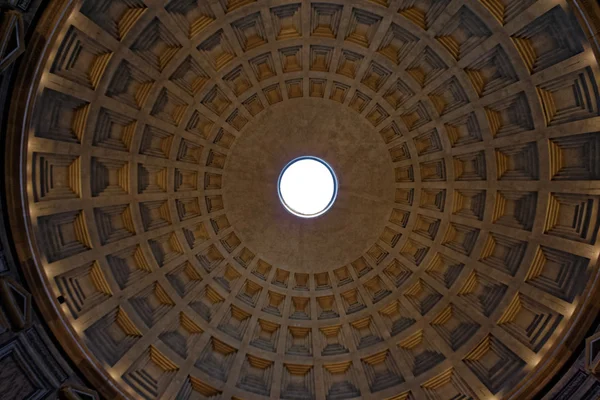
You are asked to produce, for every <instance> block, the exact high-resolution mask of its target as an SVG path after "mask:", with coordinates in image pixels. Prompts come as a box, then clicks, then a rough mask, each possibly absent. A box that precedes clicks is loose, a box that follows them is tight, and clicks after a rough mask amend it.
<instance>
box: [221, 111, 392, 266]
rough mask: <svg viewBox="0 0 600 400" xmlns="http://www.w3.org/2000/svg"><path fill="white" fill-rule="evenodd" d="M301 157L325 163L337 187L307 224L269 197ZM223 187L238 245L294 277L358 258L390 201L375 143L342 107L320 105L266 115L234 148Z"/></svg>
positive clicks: (387, 176) (384, 158)
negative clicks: (325, 207) (324, 207)
mask: <svg viewBox="0 0 600 400" xmlns="http://www.w3.org/2000/svg"><path fill="white" fill-rule="evenodd" d="M282 121H285V125H283V124H282ZM284 126H285V128H283V127H284ZM303 155H312V156H317V157H320V158H322V159H323V160H325V161H326V162H328V163H329V164H330V165H331V167H332V168H333V169H334V171H335V173H336V176H337V178H338V182H339V193H338V197H337V199H336V202H335V203H334V205H333V207H332V208H331V209H330V210H329V211H328V212H327V213H325V214H324V215H322V216H320V217H317V218H313V219H303V218H299V217H296V216H294V215H292V214H290V213H289V212H288V211H286V210H285V209H284V207H283V205H282V204H281V202H280V200H279V197H278V195H277V179H278V177H279V174H280V172H281V170H282V169H283V167H285V165H286V164H287V163H288V162H289V161H291V160H293V159H294V158H296V157H300V156H303ZM223 185H224V188H223V196H224V201H225V207H226V209H227V210H228V212H227V218H228V219H229V222H230V223H231V224H232V225H233V226H234V228H235V231H236V232H237V233H238V234H239V236H240V239H242V241H243V242H244V243H246V244H247V245H248V246H249V247H250V248H251V249H253V250H254V251H255V252H257V254H258V255H259V256H260V258H261V259H264V260H265V261H267V262H269V263H272V264H273V265H278V266H281V267H283V268H286V269H289V270H291V271H296V272H303V271H307V272H308V271H310V272H320V271H328V270H330V269H332V268H337V267H340V266H343V265H345V264H348V263H350V262H352V261H354V260H355V259H357V258H358V257H360V256H361V255H362V254H364V252H365V251H366V250H367V249H368V247H369V246H371V245H372V244H373V243H374V242H375V241H376V240H377V237H378V235H380V234H381V232H382V231H383V228H384V226H385V224H386V222H387V220H388V218H389V215H390V213H391V210H392V206H393V200H394V199H393V196H394V177H393V165H392V162H391V159H390V156H389V152H388V150H387V148H386V146H385V144H384V143H383V141H382V139H381V137H380V136H379V135H378V133H377V132H376V131H375V130H374V129H373V127H372V126H371V125H370V124H369V123H368V122H367V121H366V120H365V119H364V118H361V117H360V116H359V115H358V114H356V113H355V112H354V111H352V110H351V109H349V108H348V107H344V106H343V105H341V104H338V103H334V102H331V101H327V100H322V99H318V100H317V99H303V100H299V101H296V102H283V103H281V104H278V105H276V106H273V107H271V108H269V109H268V110H266V112H265V113H264V114H263V115H262V117H260V118H258V119H257V120H256V121H255V122H253V123H252V126H249V127H248V129H247V131H246V132H245V133H244V134H243V135H241V136H240V137H239V138H238V139H237V140H236V142H235V144H234V146H233V147H232V149H231V153H230V156H229V157H228V163H227V165H226V167H225V174H224V182H223Z"/></svg>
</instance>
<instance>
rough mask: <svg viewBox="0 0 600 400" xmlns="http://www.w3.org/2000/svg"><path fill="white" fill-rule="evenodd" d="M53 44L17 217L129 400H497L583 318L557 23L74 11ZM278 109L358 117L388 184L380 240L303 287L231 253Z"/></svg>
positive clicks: (115, 7) (580, 205) (586, 53)
mask: <svg viewBox="0 0 600 400" xmlns="http://www.w3.org/2000/svg"><path fill="white" fill-rule="evenodd" d="M46 18H48V17H46ZM59 28H60V30H59V31H58V33H57V34H56V36H55V37H54V38H53V40H54V41H53V42H52V44H51V46H50V47H49V49H48V54H49V55H50V58H49V59H48V61H47V62H46V63H45V64H44V65H43V72H42V73H41V80H40V81H39V82H38V81H37V80H31V81H30V83H32V84H33V85H35V87H34V89H35V90H33V93H35V96H34V100H32V101H33V103H32V107H31V108H30V109H29V112H30V114H28V118H30V121H31V123H30V125H28V126H27V129H25V132H24V135H25V136H24V137H25V150H24V156H23V162H24V169H23V171H22V172H23V176H24V177H26V180H25V181H24V186H23V187H25V188H26V191H23V193H21V195H22V199H23V201H24V203H25V204H26V209H25V210H24V211H25V212H26V214H27V217H28V221H29V223H28V228H29V231H30V232H31V236H30V240H31V245H32V248H33V249H34V255H35V257H34V258H35V263H36V265H37V267H38V268H39V269H40V270H41V271H42V272H43V273H44V274H45V276H46V278H47V280H48V282H49V286H50V289H51V291H52V293H53V294H54V298H52V299H49V301H55V298H56V297H58V296H63V298H64V300H65V302H64V304H62V305H60V307H61V309H62V311H63V313H64V317H65V318H66V319H67V320H68V323H69V324H70V325H71V326H72V328H73V330H74V332H76V333H77V335H79V339H80V340H81V343H83V344H85V345H86V346H87V349H89V354H90V355H91V356H92V357H94V358H95V360H97V362H98V365H99V366H101V369H102V370H103V371H104V372H103V373H105V374H106V376H107V377H109V379H111V380H112V381H114V382H116V384H117V385H118V387H119V388H120V390H122V391H123V392H124V393H129V395H130V396H131V397H132V398H136V397H141V398H147V399H152V398H169V397H171V396H173V397H174V396H179V398H183V399H188V398H194V396H204V397H207V398H208V397H211V396H223V398H226V396H229V397H232V396H233V398H252V399H254V398H263V397H271V398H283V399H295V398H307V399H310V398H316V397H319V398H324V397H326V396H330V398H339V399H346V398H356V397H360V396H362V397H364V398H394V399H408V398H413V397H414V398H436V396H441V395H446V394H449V393H453V395H462V396H466V397H472V398H482V399H483V398H489V397H492V396H496V397H498V398H500V397H503V396H506V395H509V394H511V393H516V391H517V390H521V389H522V388H525V387H526V385H527V384H528V383H527V379H528V376H532V375H528V374H533V373H534V372H536V371H538V368H541V367H542V366H545V365H546V364H545V361H546V358H547V357H549V355H550V353H551V351H552V350H553V349H554V347H553V346H555V345H558V344H560V343H561V341H562V340H563V337H564V335H565V332H566V331H567V328H568V327H570V326H572V325H573V324H575V323H577V322H578V321H580V318H583V317H585V315H584V314H582V313H580V310H582V309H585V308H584V307H585V306H586V303H585V301H586V300H585V299H586V298H588V296H587V295H588V291H587V290H588V289H589V287H591V285H592V284H593V282H595V279H596V273H597V270H596V264H597V259H598V251H597V232H598V207H599V202H600V190H599V189H600V187H599V185H598V178H599V176H600V166H599V164H598V163H599V161H598V160H600V157H599V154H598V148H599V142H600V135H599V134H598V133H597V132H596V128H595V126H597V123H598V97H599V96H598V88H597V77H598V65H597V62H596V60H595V58H594V56H593V52H592V49H591V47H590V45H589V44H588V43H587V41H586V40H585V37H584V35H583V33H582V32H581V30H580V28H579V27H578V25H577V24H576V22H575V19H574V18H573V17H572V10H570V8H569V6H568V5H566V4H562V3H561V4H557V3H555V2H551V1H537V2H536V1H533V0H527V1H523V0H494V1H485V2H484V1H482V2H478V1H455V2H450V1H449V0H436V1H413V0H399V1H386V0H374V1H362V2H353V3H352V4H348V3H347V2H344V1H328V2H310V1H299V2H281V4H279V2H277V1H271V2H265V1H250V0H219V1H215V2H204V1H192V0H172V1H169V2H166V4H165V5H164V7H163V6H162V5H160V6H159V5H156V4H154V3H151V2H149V1H147V2H146V1H142V0H127V1H125V0H100V1H99V0H87V1H83V2H79V3H77V5H76V6H75V7H74V8H73V10H72V12H71V15H70V17H69V18H67V19H65V22H64V23H63V25H62V26H61V27H59ZM297 98H303V99H311V98H312V99H314V101H320V102H326V101H330V102H337V103H340V104H341V105H343V106H344V107H349V108H350V109H352V110H354V111H355V112H356V113H358V114H359V115H360V116H361V117H364V118H365V119H366V120H367V121H368V122H369V124H370V125H372V126H373V132H374V135H376V136H377V137H378V139H379V140H382V141H383V142H384V143H385V144H386V146H388V150H389V157H390V160H391V162H392V164H393V169H394V177H395V197H394V199H393V207H392V210H391V212H390V215H389V218H388V220H387V221H386V224H385V228H384V229H383V231H382V232H381V233H380V236H379V238H378V240H377V241H376V242H375V243H373V244H372V246H371V247H370V248H369V249H368V250H367V251H365V253H364V255H362V256H361V257H359V258H357V259H356V260H354V261H352V262H350V263H348V264H345V265H339V266H338V267H337V268H334V269H332V270H329V271H326V272H320V273H302V272H291V271H289V270H286V268H285V266H282V265H273V264H271V263H269V261H268V254H267V255H261V254H256V253H255V251H254V250H253V249H252V248H250V247H247V246H246V245H245V244H244V242H243V240H241V239H240V237H239V236H238V235H237V233H236V229H235V222H234V223H231V222H230V221H229V220H228V218H227V214H228V209H227V204H226V203H225V202H224V201H223V196H222V187H223V181H224V179H226V178H227V176H226V173H227V165H228V162H229V160H228V156H229V154H230V152H231V149H232V147H233V146H234V145H235V142H236V140H237V139H238V138H239V137H241V136H242V135H244V132H245V129H247V126H249V125H251V122H252V121H253V120H254V119H255V118H257V117H258V116H260V114H261V113H262V112H264V110H265V109H267V108H269V107H277V105H278V104H279V103H281V102H294V101H297V100H296V99H297ZM284 124H285V121H282V126H285V125H284ZM500 365H502V373H492V372H493V371H496V370H497V367H498V366H500ZM142 377H145V378H143V379H146V380H147V381H145V383H144V381H143V380H142ZM394 396H396V397H394ZM227 398H228V397H227Z"/></svg>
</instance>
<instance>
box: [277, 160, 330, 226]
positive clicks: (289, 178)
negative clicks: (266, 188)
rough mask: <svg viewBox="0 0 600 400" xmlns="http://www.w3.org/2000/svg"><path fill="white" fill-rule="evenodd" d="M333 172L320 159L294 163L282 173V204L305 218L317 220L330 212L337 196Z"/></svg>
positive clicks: (280, 190)
mask: <svg viewBox="0 0 600 400" xmlns="http://www.w3.org/2000/svg"><path fill="white" fill-rule="evenodd" d="M337 186H338V184H337V178H336V176H335V173H334V172H333V169H332V168H331V167H330V166H329V164H327V163H326V162H325V161H323V160H321V159H320V158H317V157H311V156H304V157H298V158H296V159H294V160H292V161H290V162H289V163H288V164H287V165H286V166H285V167H284V168H283V170H282V171H281V174H280V175H279V181H278V183H277V191H278V192H279V199H280V200H281V204H283V206H284V207H285V209H286V210H288V211H289V212H290V213H292V214H294V215H296V216H298V217H301V218H315V217H318V216H319V215H323V214H324V213H326V212H327V210H329V209H330V208H331V206H332V205H333V203H334V202H335V198H336V197H337Z"/></svg>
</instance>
